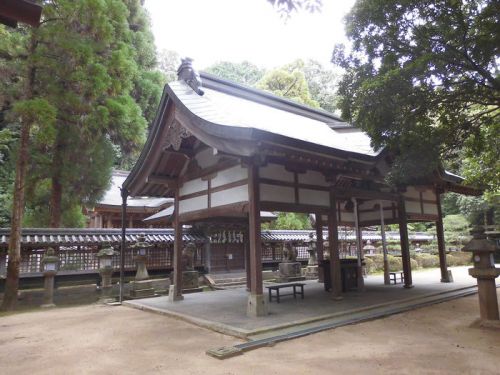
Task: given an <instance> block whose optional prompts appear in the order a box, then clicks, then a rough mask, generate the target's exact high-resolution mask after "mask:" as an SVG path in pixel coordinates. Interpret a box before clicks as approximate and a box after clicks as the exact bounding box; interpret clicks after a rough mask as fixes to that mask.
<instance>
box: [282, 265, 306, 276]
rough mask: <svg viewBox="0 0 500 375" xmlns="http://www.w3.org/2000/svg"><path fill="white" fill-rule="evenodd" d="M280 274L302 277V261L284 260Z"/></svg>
mask: <svg viewBox="0 0 500 375" xmlns="http://www.w3.org/2000/svg"><path fill="white" fill-rule="evenodd" d="M279 275H280V277H282V278H287V277H300V276H301V265H300V262H283V263H280V264H279Z"/></svg>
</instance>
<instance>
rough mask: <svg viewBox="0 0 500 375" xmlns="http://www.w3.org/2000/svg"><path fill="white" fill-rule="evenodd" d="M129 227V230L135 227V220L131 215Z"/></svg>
mask: <svg viewBox="0 0 500 375" xmlns="http://www.w3.org/2000/svg"><path fill="white" fill-rule="evenodd" d="M128 227H129V228H133V227H134V218H133V217H132V215H130V216H129V217H128Z"/></svg>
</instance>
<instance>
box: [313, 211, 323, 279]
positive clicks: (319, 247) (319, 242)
mask: <svg viewBox="0 0 500 375" xmlns="http://www.w3.org/2000/svg"><path fill="white" fill-rule="evenodd" d="M315 216H316V257H317V258H318V264H319V265H321V262H322V261H323V259H324V257H323V252H324V247H323V217H322V216H321V214H320V213H316V215H315ZM324 277H325V274H324V270H323V267H321V266H319V267H318V282H320V283H323V282H324V281H325V280H324Z"/></svg>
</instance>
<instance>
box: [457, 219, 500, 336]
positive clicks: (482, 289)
mask: <svg viewBox="0 0 500 375" xmlns="http://www.w3.org/2000/svg"><path fill="white" fill-rule="evenodd" d="M471 234H472V240H471V241H470V242H469V243H468V244H467V245H465V247H464V248H463V251H469V252H472V255H473V260H474V267H473V268H469V275H471V276H472V277H474V278H475V279H477V287H478V294H479V312H480V325H483V326H495V327H497V328H500V318H499V312H498V299H497V290H496V285H495V278H497V277H498V275H500V269H499V268H495V262H494V259H493V253H494V252H495V250H496V245H495V242H493V241H491V240H488V239H486V235H485V233H484V228H482V227H476V228H474V229H473V230H472V231H471Z"/></svg>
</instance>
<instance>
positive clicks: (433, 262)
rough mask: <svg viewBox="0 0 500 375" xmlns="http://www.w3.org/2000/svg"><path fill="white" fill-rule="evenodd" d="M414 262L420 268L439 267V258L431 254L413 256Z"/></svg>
mask: <svg viewBox="0 0 500 375" xmlns="http://www.w3.org/2000/svg"><path fill="white" fill-rule="evenodd" d="M414 259H415V261H416V262H417V265H418V267H420V268H433V267H439V256H437V255H431V254H425V253H424V254H415V258H414Z"/></svg>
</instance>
